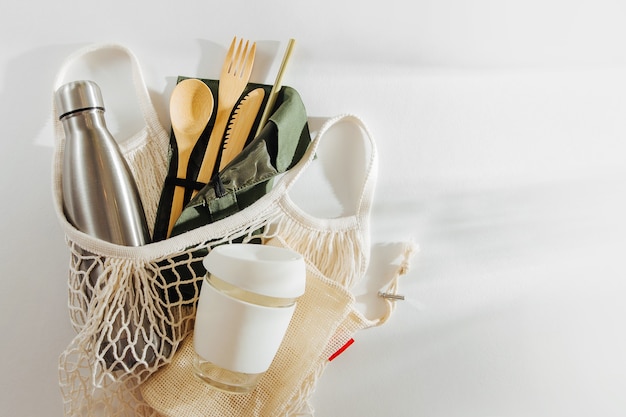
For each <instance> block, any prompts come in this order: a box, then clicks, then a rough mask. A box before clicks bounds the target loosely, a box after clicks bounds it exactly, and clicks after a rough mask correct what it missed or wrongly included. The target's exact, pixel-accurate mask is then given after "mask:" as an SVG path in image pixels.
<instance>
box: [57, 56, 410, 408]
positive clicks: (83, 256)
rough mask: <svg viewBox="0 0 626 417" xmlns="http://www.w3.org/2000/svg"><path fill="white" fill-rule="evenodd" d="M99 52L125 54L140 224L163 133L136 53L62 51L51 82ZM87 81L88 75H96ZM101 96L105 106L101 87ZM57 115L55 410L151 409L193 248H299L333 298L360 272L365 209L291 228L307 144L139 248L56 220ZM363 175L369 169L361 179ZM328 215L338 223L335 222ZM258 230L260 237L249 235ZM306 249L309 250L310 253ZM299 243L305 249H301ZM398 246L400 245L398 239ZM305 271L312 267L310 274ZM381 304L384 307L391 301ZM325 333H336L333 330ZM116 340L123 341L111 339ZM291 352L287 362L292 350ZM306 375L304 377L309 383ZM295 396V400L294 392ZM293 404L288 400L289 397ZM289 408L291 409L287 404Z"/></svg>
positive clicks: (173, 346)
mask: <svg viewBox="0 0 626 417" xmlns="http://www.w3.org/2000/svg"><path fill="white" fill-rule="evenodd" d="M102 52H105V53H110V52H115V53H121V54H122V55H125V56H127V57H128V59H129V60H130V62H131V67H132V70H131V72H132V79H133V83H134V86H135V95H136V100H138V102H139V105H140V108H141V111H142V115H143V119H144V122H145V126H144V128H143V129H141V130H140V131H139V132H137V133H136V134H135V135H133V136H131V137H130V138H128V139H126V140H124V141H122V142H121V143H120V147H121V150H122V152H123V154H124V156H125V157H126V159H127V162H128V163H129V166H130V168H131V171H132V172H133V175H134V176H135V179H136V181H137V185H138V188H139V192H140V195H141V198H142V201H143V204H144V209H145V211H146V217H147V220H148V224H149V225H152V224H153V223H154V222H153V220H154V218H155V212H156V210H157V206H158V200H159V197H160V193H161V187H162V185H163V181H164V178H165V175H166V170H167V156H168V151H169V149H168V144H169V133H168V132H167V131H166V130H165V129H164V128H163V127H162V126H161V125H160V123H159V120H158V117H157V114H156V111H155V109H154V106H153V105H152V103H151V100H150V96H149V94H148V92H147V88H146V86H145V82H144V80H143V76H142V73H141V68H140V66H139V62H138V60H137V58H136V57H135V56H134V54H133V53H132V52H131V51H130V50H128V49H127V48H126V47H124V46H121V45H116V44H101V45H90V46H88V47H86V48H83V49H80V50H79V51H77V52H76V53H74V54H72V55H71V56H70V57H68V59H67V60H66V61H65V63H64V64H63V65H62V67H61V69H60V71H59V74H58V76H57V79H56V81H55V85H54V89H55V90H56V88H57V87H58V86H59V85H61V83H62V82H66V81H68V80H64V77H65V76H66V74H67V72H68V69H69V68H70V67H71V66H72V65H74V64H75V63H76V61H78V60H80V59H81V58H83V57H85V56H86V55H89V54H100V53H102ZM94 81H96V82H98V79H97V78H96V79H94ZM103 94H104V95H105V104H106V92H103ZM53 102H54V101H53ZM57 116H58V114H57V113H56V110H54V109H53V119H54V121H55V128H56V129H55V132H56V143H55V152H54V163H53V199H54V206H55V210H56V213H57V217H58V220H59V222H60V224H61V226H62V229H63V231H64V233H65V236H66V241H67V244H68V247H69V251H70V265H69V277H68V305H69V310H70V320H71V322H72V325H73V327H74V329H75V330H76V332H77V334H76V336H75V337H74V339H73V340H72V341H71V342H70V343H69V345H68V346H67V347H66V349H65V351H64V352H63V353H62V354H61V356H60V358H59V384H60V388H61V393H62V396H63V401H64V405H65V415H67V416H101V415H104V416H112V417H116V416H156V415H158V413H157V412H156V411H155V410H154V409H153V408H152V406H151V405H150V404H149V403H147V402H146V401H145V400H144V398H143V396H142V393H141V391H140V387H141V386H142V383H143V382H144V381H146V380H148V378H149V377H150V376H151V375H152V374H154V373H155V372H156V371H157V370H158V369H159V368H161V367H162V366H163V365H165V364H168V363H170V362H171V361H172V356H173V355H174V353H175V352H176V351H177V350H181V349H179V347H180V346H179V345H180V344H181V342H182V341H183V340H185V338H186V337H187V336H188V335H190V334H191V330H192V328H193V320H194V315H195V303H196V302H197V295H198V294H196V296H195V297H192V298H191V299H182V297H176V299H175V300H172V299H170V298H169V297H168V294H169V293H170V292H176V291H179V287H181V286H189V284H190V283H192V284H198V285H199V283H200V282H201V281H202V279H203V277H202V276H197V275H195V272H194V268H193V267H192V266H193V265H194V263H196V262H197V259H194V256H193V254H194V253H197V251H199V250H203V251H207V250H210V249H211V248H212V247H214V246H216V245H219V244H224V243H229V242H232V241H235V240H237V241H239V242H244V243H245V242H249V241H251V240H253V239H257V238H262V239H264V240H265V241H270V240H272V241H273V242H279V243H281V244H284V245H286V246H289V247H292V248H294V249H295V250H298V251H299V252H301V253H303V255H305V257H306V258H307V259H308V260H309V261H310V263H311V271H313V270H314V269H315V268H313V266H316V267H317V268H318V269H320V270H321V272H320V276H324V275H326V276H330V277H333V279H330V280H329V279H326V280H324V279H322V280H320V282H322V284H321V285H322V287H324V288H326V289H328V290H329V291H328V293H326V292H322V294H323V295H324V297H325V298H328V297H330V298H333V297H334V298H337V297H338V298H337V300H338V301H337V302H338V303H339V304H345V305H346V306H347V305H349V304H350V302H351V300H352V298H351V294H349V293H345V286H350V285H352V284H353V283H354V282H355V281H356V278H357V277H360V276H362V273H363V271H364V267H365V266H366V265H367V260H368V259H369V236H368V233H363V231H367V230H368V226H367V222H365V223H363V220H366V219H367V216H364V217H363V216H362V215H359V216H353V217H354V219H353V220H352V221H347V222H345V224H343V226H342V227H339V229H341V230H335V229H337V227H335V226H333V228H332V229H333V232H332V233H325V232H324V231H323V230H321V231H320V230H317V231H316V230H315V228H314V227H313V228H311V229H310V232H307V231H303V230H297V229H298V225H302V224H305V223H306V222H305V223H303V222H302V219H300V218H299V217H300V215H299V214H298V212H297V211H295V210H292V209H290V208H289V206H290V201H289V200H288V199H286V198H284V197H285V194H286V192H287V190H288V189H289V187H290V186H291V185H292V184H293V182H294V181H295V179H296V178H297V177H298V176H299V175H300V173H301V172H302V171H303V170H304V169H305V168H306V167H307V166H308V164H309V162H310V161H311V160H312V159H313V156H314V152H315V151H314V150H315V146H312V147H311V148H310V150H309V151H308V152H307V154H306V155H305V157H303V158H302V160H300V162H298V163H297V164H296V165H295V167H294V168H292V169H291V170H290V171H288V172H287V173H286V174H284V176H283V178H282V179H281V180H280V181H277V182H276V185H275V187H274V188H273V189H272V190H271V191H270V192H269V193H268V194H266V195H265V196H263V197H262V198H261V199H260V200H258V201H257V202H256V203H254V204H253V205H252V206H250V207H248V208H247V209H245V210H243V211H241V212H239V213H235V214H233V215H232V216H230V217H227V218H225V219H223V220H220V221H218V222H216V223H213V224H210V225H207V226H203V227H200V228H198V229H194V230H191V231H189V232H186V233H184V234H181V235H179V236H175V237H173V238H170V239H166V240H164V241H161V242H156V243H151V244H148V245H145V246H142V247H123V246H118V245H114V244H110V243H108V242H104V241H101V240H99V239H95V238H93V237H91V236H89V235H86V234H84V233H82V232H80V231H78V230H76V229H75V228H74V227H73V226H72V225H71V224H70V223H69V222H68V221H67V219H66V218H65V216H64V214H63V207H62V198H61V167H62V161H63V144H64V133H63V130H62V128H61V126H60V123H59V122H58V117H57ZM339 119H342V117H340V118H338V119H334V120H332V121H330V122H329V123H328V127H330V126H331V125H332V124H334V123H336V122H337V121H338V120H339ZM345 119H346V120H353V121H357V120H358V119H356V118H354V117H353V116H345ZM325 129H326V128H325ZM325 129H322V131H324V130H325ZM322 131H320V135H318V136H319V137H321V136H322ZM314 143H315V142H314ZM373 160H375V158H373ZM372 166H375V164H372ZM371 172H375V169H372V170H371ZM372 177H375V175H370V176H369V177H368V178H372ZM368 182H369V181H368ZM366 188H367V187H366ZM364 196H365V197H364V198H362V200H363V204H362V206H361V207H362V213H369V203H370V200H371V198H370V197H371V196H368V192H365V193H364ZM357 219H358V220H357ZM291 223H293V224H294V226H291ZM331 223H333V224H334V225H340V224H341V223H344V222H343V221H341V220H339V221H337V222H335V221H332V222H331ZM312 226H314V225H312ZM344 228H345V229H344ZM305 229H309V228H308V227H305ZM322 229H324V228H322ZM260 230H261V231H263V233H262V235H259V231H260ZM354 234H356V235H357V236H361V235H362V236H363V239H359V238H353V236H352V235H354ZM320 239H321V240H320ZM329 245H330V246H329ZM315 248H318V249H317V251H316V249H315ZM321 248H325V250H322V249H321ZM366 249H367V250H366ZM309 250H310V251H311V254H310V255H307V253H306V252H307V251H309ZM328 251H336V252H337V253H338V254H339V258H340V260H339V261H337V262H328V261H326V260H325V258H326V257H325V255H324V253H323V252H328ZM408 252H410V245H409V246H407V253H408ZM407 256H408V255H407ZM407 259H408V258H407ZM180 268H188V269H189V271H190V272H191V274H187V275H186V277H185V278H184V279H183V278H182V277H179V280H178V281H177V282H171V281H167V280H166V279H164V275H165V274H167V276H168V277H170V278H171V276H172V274H174V275H175V276H176V271H179V270H180ZM400 269H402V270H403V269H404V268H400ZM94 270H99V271H102V273H101V275H99V276H97V277H95V279H94V277H92V276H90V275H91V274H90V272H93V271H94ZM344 273H345V275H341V274H344ZM310 274H312V275H315V273H314V272H310ZM322 274H324V275H322ZM312 282H313V281H312ZM311 285H312V288H313V284H311ZM395 285H396V282H395V280H393V281H392V283H391V284H390V289H391V290H393V288H395ZM342 286H344V287H342ZM312 294H314V292H312ZM326 294H328V295H326ZM333 294H335V295H333ZM387 302H388V301H387ZM388 303H389V309H390V310H389V311H391V309H392V308H393V304H391V302H388ZM303 304H304V303H303ZM352 315H353V314H352V313H350V314H348V315H347V316H346V317H349V316H352ZM355 317H358V315H357V316H355ZM385 319H386V317H385V318H382V319H381V320H380V322H383V321H384V320H385ZM357 321H358V320H357ZM368 324H370V323H368ZM340 328H341V326H339V325H337V326H336V331H334V332H333V333H337V334H338V335H339V334H340V333H341V334H343V332H339V330H338V329H340ZM338 332H339V333H338ZM333 337H334V338H336V337H338V339H337V340H343V337H339V336H333ZM327 339H328V340H330V338H327ZM122 340H123V341H124V343H123V344H121V345H120V341H122ZM329 343H330V342H329ZM335 344H341V342H336V343H335ZM120 346H123V347H124V349H123V351H120V350H119V347H120ZM328 346H330V344H329V345H328ZM327 350H333V349H331V348H327ZM181 351H182V350H181ZM296 354H299V352H298V353H296ZM291 357H292V360H294V359H293V358H294V356H291ZM129 359H130V360H129ZM311 368H312V369H314V370H317V371H318V372H319V370H320V369H321V368H320V366H319V365H318V366H314V365H313V364H312V365H311ZM315 380H316V378H313V379H310V378H309V381H315ZM313 386H314V382H309V384H304V385H301V386H300V387H298V388H297V389H298V390H303V391H302V392H303V393H302V395H300V394H296V395H294V398H299V399H302V398H306V395H305V394H306V393H308V392H310V391H311V389H312V387H313ZM307 387H308V388H307ZM304 401H305V402H306V400H304ZM296 402H298V403H302V401H301V400H296ZM293 403H294V401H290V404H293ZM290 407H291V406H290ZM287 408H289V407H287ZM292 408H293V409H295V408H297V407H296V406H295V405H294V406H293V407H292ZM244 415H250V414H249V413H248V414H245V413H244Z"/></svg>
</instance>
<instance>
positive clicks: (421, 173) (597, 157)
mask: <svg viewBox="0 0 626 417" xmlns="http://www.w3.org/2000/svg"><path fill="white" fill-rule="evenodd" d="M5 3H6V2H5ZM407 5H410V6H407ZM625 21H626V3H624V2H622V1H619V0H593V1H591V0H572V1H564V0H525V1H512V0H504V1H496V0H476V1H463V0H439V1H434V0H428V1H424V0H420V1H416V2H406V1H400V0H387V1H380V2H363V1H356V0H351V1H341V0H337V1H328V0H323V1H317V2H312V1H309V2H302V1H299V0H295V1H294V0H291V1H278V0H272V1H263V2H261V1H259V2H247V3H246V2H222V3H217V2H214V4H212V3H211V2H208V1H202V2H201V1H178V2H170V3H167V2H165V1H162V2H154V1H135V2H128V1H123V2H122V1H120V0H110V1H107V2H85V1H83V2H70V1H67V0H59V1H55V2H43V1H40V2H38V3H33V2H11V4H10V5H7V4H5V5H3V6H2V11H1V12H0V121H1V126H2V135H1V136H0V141H1V142H0V143H1V146H2V151H1V153H0V154H1V158H2V163H1V164H0V190H2V193H3V197H2V216H1V219H0V236H1V237H0V242H1V244H2V247H1V249H2V250H1V251H0V280H1V286H0V288H1V289H2V297H1V300H2V301H0V330H1V332H2V333H1V334H2V337H1V342H0V358H2V359H1V360H2V377H1V378H0V384H1V385H0V410H1V411H0V413H1V414H2V415H6V416H12V417H20V416H29V417H30V416H59V415H62V404H61V397H60V394H59V391H58V388H57V358H58V355H59V354H60V352H61V351H62V350H63V349H64V347H65V346H66V345H67V344H68V343H69V341H70V340H71V338H72V336H73V331H72V329H71V328H70V325H69V317H68V314H67V306H66V303H67V299H66V287H65V285H66V277H67V262H68V259H67V257H68V255H67V249H66V247H65V245H64V239H63V235H62V232H61V230H60V227H59V226H58V224H57V221H56V218H55V216H54V212H53V209H52V203H51V192H50V183H51V178H50V169H51V156H52V148H51V143H52V131H51V130H50V126H48V125H47V121H48V118H49V113H50V101H51V93H52V82H53V79H54V76H55V72H56V71H57V69H58V68H59V65H60V64H61V62H62V60H63V59H64V58H65V57H66V56H67V55H68V54H69V53H70V52H72V51H73V50H75V49H76V48H77V47H79V46H81V45H84V44H88V43H92V42H101V41H106V42H109V41H115V42H120V43H123V44H125V45H127V46H129V47H130V48H131V49H133V51H134V52H135V53H136V54H137V55H138V57H139V59H140V60H141V63H142V66H143V68H144V72H145V76H146V79H147V82H148V84H149V88H150V93H151V95H152V97H153V99H154V101H155V104H156V105H157V107H158V109H159V112H160V117H161V120H162V122H163V124H164V125H166V126H169V121H168V120H167V100H168V97H169V92H170V91H171V88H172V87H173V83H174V80H175V77H176V76H177V75H188V76H203V77H209V78H211V77H213V78H215V77H217V76H218V69H219V67H220V66H221V61H222V59H223V54H224V50H225V48H226V47H227V46H228V44H229V43H230V40H231V38H232V36H234V35H237V36H241V37H246V38H249V39H255V40H258V41H262V42H260V43H261V44H262V45H263V46H264V47H265V50H266V51H269V52H268V53H267V54H266V55H265V61H263V58H262V59H260V60H259V61H260V63H259V64H258V66H257V67H255V72H254V73H253V79H252V81H257V82H267V83H271V82H272V80H273V76H274V73H275V72H274V69H275V66H276V62H275V61H271V54H270V52H272V51H276V50H278V49H277V45H278V43H279V42H280V43H281V45H282V44H284V41H286V40H287V39H288V38H290V37H293V38H295V39H296V40H297V46H296V52H295V54H294V57H293V61H292V63H291V65H290V67H289V70H288V73H287V75H286V78H285V83H286V84H288V85H291V86H293V87H294V88H296V89H297V90H298V91H299V92H300V94H301V95H302V98H303V100H304V102H305V105H306V107H307V111H308V114H309V116H310V117H311V123H312V126H313V127H315V126H316V125H317V126H319V122H320V120H323V119H324V118H326V117H329V116H334V115H336V114H339V113H344V112H349V113H355V114H357V115H359V116H361V117H362V118H363V119H364V120H365V122H366V123H367V124H368V126H369V127H370V129H371V130H372V132H373V133H374V136H375V139H376V141H377V145H378V148H379V152H380V177H379V183H378V188H377V195H376V201H375V205H374V213H373V214H374V216H373V224H372V227H373V233H374V235H373V241H374V243H375V244H376V247H377V249H382V250H383V251H384V249H385V248H386V244H387V243H389V242H395V241H398V240H405V239H409V238H414V239H415V240H416V241H417V242H418V243H419V245H420V248H421V251H420V252H419V254H418V255H417V256H416V258H415V259H414V263H413V268H412V269H411V271H410V273H409V274H408V275H407V276H405V277H404V278H403V279H402V281H401V286H400V291H401V292H402V293H404V294H405V295H406V297H407V300H406V301H404V302H403V303H399V305H398V308H397V310H396V312H395V314H394V316H393V317H392V318H391V320H390V322H389V323H388V324H386V325H385V326H383V327H381V328H377V329H372V330H368V331H366V332H363V333H361V334H359V335H357V337H356V339H357V341H356V343H355V344H354V345H353V346H352V347H351V348H350V349H348V351H347V352H346V353H344V354H343V355H342V356H340V357H339V358H338V359H336V360H335V361H334V362H332V364H331V365H330V366H329V367H328V369H327V371H326V372H325V374H324V376H323V377H322V379H321V381H320V383H319V386H318V389H317V392H316V394H315V398H314V405H315V408H316V415H317V416H361V417H374V416H377V417H378V416H424V417H439V416H441V417H454V416H463V417H469V416H533V417H537V416H546V417H548V416H550V417H554V416H590V415H597V416H603V417H609V416H611V417H612V416H623V415H626V395H625V392H626V358H625V355H626V353H625V352H626V330H625V325H624V319H625V317H626V303H625V302H624V300H625V299H626V273H625V272H626V271H625V268H624V261H623V252H624V249H626V238H625V237H624V235H625V233H626V225H625V222H624V216H625V215H626V167H625V163H624V160H625V158H626V153H625V151H626V145H624V143H625V138H626V119H625V115H626V80H625V78H626V45H625V43H626V25H625V24H624V22H625ZM261 56H262V57H263V56H264V55H261ZM276 60H279V58H276ZM105 100H106V98H105ZM109 107H110V106H109ZM113 107H115V106H113ZM110 110H111V111H110V113H111V114H112V115H113V113H114V112H115V110H117V112H118V113H117V114H118V115H119V114H123V115H127V113H125V112H124V111H120V109H115V108H113V109H110ZM134 120H135V119H133V117H132V113H128V116H127V117H120V119H119V120H112V121H111V124H112V128H113V129H114V130H115V132H116V133H117V134H118V135H120V136H122V135H124V134H125V133H128V132H130V131H132V130H133V129H134V128H135V127H136V126H135V125H133V123H135V122H134ZM302 199H303V200H305V203H306V200H307V196H306V195H304V196H302ZM308 200H310V201H309V203H313V202H315V201H319V198H318V197H317V196H316V195H313V194H311V195H310V196H309V197H308ZM311 210H320V211H321V210H324V207H314V206H312V208H311Z"/></svg>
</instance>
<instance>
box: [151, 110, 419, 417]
mask: <svg viewBox="0 0 626 417" xmlns="http://www.w3.org/2000/svg"><path fill="white" fill-rule="evenodd" d="M339 123H353V124H355V125H357V126H358V127H360V129H361V131H362V134H363V135H362V138H363V145H364V146H366V147H369V150H370V152H369V154H370V157H369V160H368V161H367V163H366V164H365V167H364V170H365V175H364V182H363V184H362V185H361V189H360V190H358V192H357V193H354V194H355V195H357V196H358V201H357V202H356V204H355V206H356V212H355V213H351V214H348V215H345V216H342V217H339V218H317V217H315V216H312V215H310V214H308V213H307V212H305V211H304V210H302V209H301V208H300V207H299V206H298V205H297V204H295V203H294V201H293V200H292V199H291V198H290V195H289V193H288V191H289V188H291V186H292V185H293V184H294V183H295V182H296V181H297V179H298V177H299V176H300V175H301V174H302V173H304V172H305V169H306V167H307V165H309V164H311V163H312V162H313V160H314V157H315V156H316V150H317V148H318V146H319V144H320V142H321V141H322V140H324V138H325V135H326V133H327V132H328V131H329V130H330V129H331V128H332V127H333V126H335V125H336V124H339ZM318 156H319V155H318ZM376 175H377V154H376V148H375V145H374V142H373V140H372V138H371V135H370V133H369V131H368V130H367V128H366V126H365V125H364V124H363V122H362V121H361V120H360V119H359V118H358V117H356V116H354V115H343V116H338V117H336V118H333V119H330V120H328V121H327V122H326V123H325V124H324V125H323V126H322V127H321V129H320V131H319V133H318V134H317V137H316V138H315V139H314V141H313V144H312V145H311V147H310V148H309V150H308V151H307V154H306V155H305V158H303V160H302V161H301V163H300V164H298V166H296V168H294V170H292V171H291V172H288V173H287V174H285V177H284V178H283V184H286V189H285V190H281V192H280V193H279V194H280V195H277V200H276V203H275V206H274V207H273V208H272V209H271V210H272V212H273V213H274V214H273V217H274V218H273V220H272V221H271V222H270V227H269V229H270V230H269V231H268V232H267V233H265V235H264V237H265V239H266V240H267V244H272V245H278V246H282V247H288V248H290V249H292V250H295V251H297V252H299V253H301V254H303V256H304V257H305V259H306V261H307V284H306V291H305V293H304V295H303V296H302V297H301V298H300V299H299V300H298V303H297V307H296V310H295V313H294V316H293V318H292V321H291V323H290V325H289V328H288V330H287V334H286V336H285V338H284V340H283V342H282V344H281V346H280V348H279V351H278V353H277V354H276V357H275V358H274V361H273V362H272V364H271V366H270V368H269V370H268V371H267V372H266V373H265V374H264V375H263V376H262V377H261V379H260V381H259V383H258V385H257V386H256V388H255V389H254V390H253V391H252V392H250V393H248V394H228V393H224V392H221V391H217V390H215V389H213V388H211V387H209V386H208V385H206V384H205V383H203V382H202V381H200V380H199V379H197V378H195V377H194V375H193V370H192V360H193V355H194V348H193V334H190V335H188V336H187V337H186V338H185V340H184V342H183V343H182V345H181V346H180V347H179V348H178V350H177V352H176V354H175V355H174V358H173V360H172V362H171V363H170V364H168V365H166V366H164V367H163V368H161V369H160V370H159V371H157V372H156V373H155V374H153V375H152V376H151V377H150V378H149V379H148V380H147V381H146V382H144V383H143V384H142V386H141V388H140V389H141V392H142V395H143V398H144V400H145V401H146V402H147V403H148V404H149V405H150V406H152V407H153V408H154V409H155V410H156V411H158V412H159V413H160V414H161V415H164V416H168V417H192V416H198V417H200V416H216V417H218V416H219V417H235V416H238V417H244V416H245V417H250V416H268V417H270V416H304V415H309V416H312V415H313V409H312V407H311V404H310V400H311V396H312V394H313V391H314V389H315V386H316V384H317V381H318V379H319V377H320V376H321V374H322V372H323V371H324V369H325V367H326V366H327V365H328V363H329V358H331V357H332V356H333V355H334V354H336V353H337V352H339V351H340V350H341V349H342V347H343V346H345V345H346V343H349V341H350V340H351V338H352V336H353V335H354V334H355V333H356V332H358V331H359V330H362V329H365V328H369V327H373V326H379V325H381V324H383V323H385V322H386V321H387V319H388V318H389V317H390V315H391V313H392V311H393V309H394V301H393V300H391V299H385V300H384V303H385V307H386V308H385V311H384V313H383V314H382V315H381V316H380V317H376V318H373V319H371V318H367V317H366V316H365V315H364V314H362V313H361V312H360V311H359V310H358V309H357V306H356V301H355V295H354V293H353V288H354V286H355V285H356V284H357V283H358V282H359V281H360V280H361V279H363V277H364V276H365V273H366V270H367V268H368V264H369V256H370V249H371V247H370V236H369V223H370V209H371V203H372V199H373V195H374V186H375V182H376ZM270 193H271V192H270ZM257 209H258V210H259V213H261V207H260V206H259V207H255V206H252V207H250V210H249V213H248V214H250V215H254V214H255V213H257ZM399 247H400V250H399V252H398V256H399V257H400V258H401V262H400V263H399V264H398V265H397V267H396V268H395V272H394V273H393V274H392V275H391V276H390V277H388V284H387V288H385V289H384V292H385V293H386V294H395V293H396V289H397V284H398V277H399V276H401V275H402V274H404V273H406V271H407V269H408V265H409V260H410V257H411V255H412V254H413V252H414V250H415V246H414V245H413V244H412V243H411V242H406V243H405V244H404V245H400V246H399ZM215 337H219V335H215Z"/></svg>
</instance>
